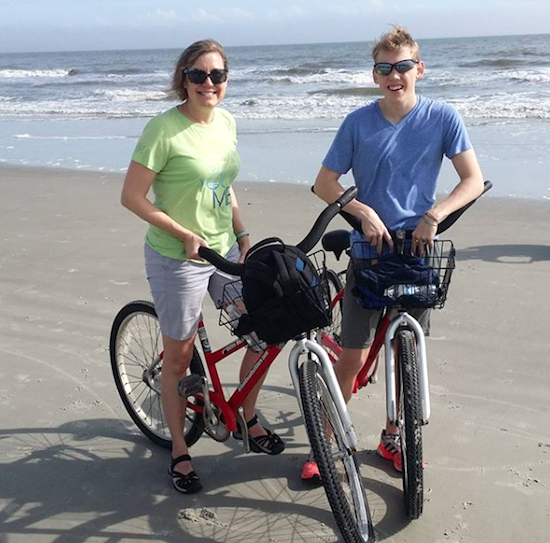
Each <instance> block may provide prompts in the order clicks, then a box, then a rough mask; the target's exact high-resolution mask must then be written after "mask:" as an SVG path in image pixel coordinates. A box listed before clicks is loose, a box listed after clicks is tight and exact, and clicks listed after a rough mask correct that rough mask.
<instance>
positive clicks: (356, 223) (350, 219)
mask: <svg viewBox="0 0 550 543" xmlns="http://www.w3.org/2000/svg"><path fill="white" fill-rule="evenodd" d="M492 186H493V183H491V181H485V183H483V192H482V193H481V194H480V195H479V196H478V197H477V198H476V199H475V200H472V201H471V202H469V203H468V204H466V205H465V206H463V207H461V208H460V209H457V210H456V211H453V212H452V213H451V214H450V215H449V216H448V217H447V218H446V219H443V220H442V221H441V222H440V223H439V225H438V227H437V234H442V233H443V232H445V230H448V229H449V228H450V227H451V226H452V225H453V224H454V223H455V222H456V221H457V220H458V219H459V218H460V216H461V215H462V214H463V213H464V212H465V211H466V210H467V209H469V208H470V207H471V206H473V205H474V204H475V203H476V201H477V200H478V199H479V198H480V197H481V196H483V195H484V194H485V193H486V192H487V191H488V190H490V189H491V188H492ZM312 190H313V188H312ZM340 215H342V217H343V218H344V219H345V220H346V222H347V223H348V224H349V225H350V226H351V227H352V228H353V229H355V230H357V231H358V232H362V231H363V229H362V227H361V221H360V220H359V219H358V218H357V217H355V216H354V215H351V214H350V213H348V212H347V211H340Z"/></svg>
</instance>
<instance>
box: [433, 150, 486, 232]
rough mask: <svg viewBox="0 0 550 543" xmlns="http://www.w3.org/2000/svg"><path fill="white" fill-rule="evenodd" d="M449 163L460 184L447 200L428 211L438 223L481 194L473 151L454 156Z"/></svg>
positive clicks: (480, 174)
mask: <svg viewBox="0 0 550 543" xmlns="http://www.w3.org/2000/svg"><path fill="white" fill-rule="evenodd" d="M451 162H452V163H453V166H454V168H455V170H456V173H457V174H458V176H459V177H460V182H459V183H458V185H456V187H455V188H454V189H453V190H452V192H451V194H449V196H447V198H445V199H444V200H442V201H441V202H439V203H438V204H436V205H435V206H434V207H433V208H432V209H430V210H429V213H430V214H431V215H433V216H434V217H435V218H436V219H437V222H438V223H440V222H441V221H442V220H443V219H445V218H447V216H449V215H450V214H451V213H452V212H453V211H456V210H457V209H460V208H461V207H463V206H465V205H466V204H469V203H470V202H471V201H472V200H475V199H476V198H477V197H478V196H479V195H480V194H481V193H482V192H483V174H482V173H481V168H480V167H479V164H478V161H477V158H476V154H475V152H474V150H473V149H470V150H469V151H464V152H463V153H459V154H458V155H455V156H454V157H453V158H452V159H451Z"/></svg>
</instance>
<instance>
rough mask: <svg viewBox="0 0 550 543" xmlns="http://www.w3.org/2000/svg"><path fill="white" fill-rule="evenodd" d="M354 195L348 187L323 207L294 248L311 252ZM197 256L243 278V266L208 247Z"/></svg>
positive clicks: (353, 188) (354, 191)
mask: <svg viewBox="0 0 550 543" xmlns="http://www.w3.org/2000/svg"><path fill="white" fill-rule="evenodd" d="M356 195H357V187H350V188H349V189H348V190H346V192H344V194H342V196H340V197H339V198H338V199H337V200H336V201H335V202H333V203H332V204H330V205H328V206H327V207H325V209H323V211H322V212H321V214H320V215H319V216H318V217H317V219H316V221H315V223H314V225H313V226H312V227H311V230H310V231H309V233H308V234H307V235H306V237H305V238H304V239H303V240H302V241H300V243H298V244H297V245H296V247H298V248H299V249H301V250H302V251H303V252H304V253H308V252H309V251H311V249H313V247H314V246H315V244H316V243H317V242H318V241H319V240H320V239H321V236H322V235H323V234H324V232H325V230H326V229H327V226H328V225H329V223H330V221H331V220H332V219H333V218H334V217H335V216H336V215H337V214H338V213H339V212H341V210H342V208H343V207H345V206H346V205H347V204H349V203H350V202H351V200H353V199H354V198H355V196H356ZM199 255H200V256H201V257H202V258H204V259H205V260H207V261H208V262H210V264H212V265H214V266H216V268H218V269H219V270H221V271H223V272H225V273H229V274H230V275H236V276H237V277H243V275H244V270H245V264H239V263H238V262H231V261H230V260H227V259H226V258H224V257H223V256H221V255H220V254H218V253H216V251H214V250H212V249H210V248H209V247H200V248H199Z"/></svg>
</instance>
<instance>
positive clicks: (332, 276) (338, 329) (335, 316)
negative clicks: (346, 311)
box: [327, 269, 344, 345]
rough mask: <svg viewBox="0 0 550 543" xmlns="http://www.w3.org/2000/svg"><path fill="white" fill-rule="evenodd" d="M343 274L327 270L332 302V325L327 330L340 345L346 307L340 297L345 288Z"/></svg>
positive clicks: (342, 298)
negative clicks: (343, 314)
mask: <svg viewBox="0 0 550 543" xmlns="http://www.w3.org/2000/svg"><path fill="white" fill-rule="evenodd" d="M341 278H342V274H338V273H336V272H335V271H334V270H330V269H329V270H327V282H328V287H329V294H330V300H331V313H332V324H331V325H330V326H329V327H328V328H327V331H329V332H330V333H331V334H332V336H333V337H334V339H335V341H336V342H337V343H338V345H341V344H342V340H341V337H342V308H343V305H344V297H343V296H342V295H339V293H340V291H341V290H342V289H343V288H344V283H343V281H342V279H341Z"/></svg>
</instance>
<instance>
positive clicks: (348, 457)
mask: <svg viewBox="0 0 550 543" xmlns="http://www.w3.org/2000/svg"><path fill="white" fill-rule="evenodd" d="M299 384H300V398H301V401H302V408H303V412H304V420H305V424H306V430H307V435H308V438H309V441H310V444H311V448H312V451H313V456H314V458H315V461H316V462H317V465H318V467H319V472H320V474H321V480H322V482H323V486H324V488H325V492H326V495H327V498H328V502H329V504H330V508H331V509H332V513H333V515H334V518H335V520H336V524H337V526H338V528H339V530H340V533H341V534H342V536H343V538H344V540H345V541H346V543H370V542H372V541H374V528H373V525H372V520H371V516H370V510H369V506H368V501H367V498H366V494H365V489H364V487H363V482H362V479H361V473H360V471H359V466H358V463H357V458H356V456H355V450H353V449H352V447H351V446H349V444H348V438H347V436H346V434H345V432H344V429H343V424H342V421H341V419H340V416H339V414H338V411H337V410H336V406H335V404H334V400H333V398H332V395H331V393H330V390H329V388H328V387H327V385H326V383H325V380H324V377H323V375H322V373H321V372H320V369H319V366H318V365H317V363H316V362H314V361H313V360H305V361H304V362H303V363H302V365H301V366H300V371H299ZM329 425H330V426H329ZM329 427H330V431H328V428H329ZM327 433H328V434H329V435H327Z"/></svg>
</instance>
